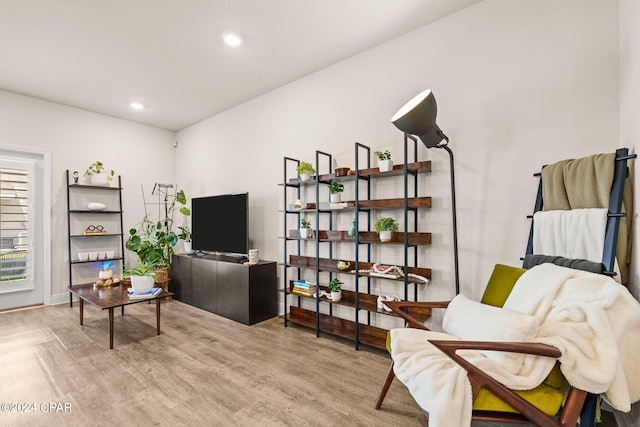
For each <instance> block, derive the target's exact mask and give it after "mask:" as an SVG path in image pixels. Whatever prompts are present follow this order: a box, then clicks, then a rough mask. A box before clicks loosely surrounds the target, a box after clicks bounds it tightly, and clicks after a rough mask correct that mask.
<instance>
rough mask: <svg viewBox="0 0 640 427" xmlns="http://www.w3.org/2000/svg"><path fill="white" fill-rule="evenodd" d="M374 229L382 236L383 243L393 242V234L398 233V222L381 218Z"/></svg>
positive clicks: (388, 218)
mask: <svg viewBox="0 0 640 427" xmlns="http://www.w3.org/2000/svg"><path fill="white" fill-rule="evenodd" d="M374 228H375V229H376V231H377V232H378V233H379V234H380V241H381V242H388V241H390V240H391V237H392V236H393V233H395V232H396V231H398V221H396V220H395V219H393V218H390V217H384V216H383V217H381V218H380V219H378V221H376V223H375V225H374Z"/></svg>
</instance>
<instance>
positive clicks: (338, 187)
mask: <svg viewBox="0 0 640 427" xmlns="http://www.w3.org/2000/svg"><path fill="white" fill-rule="evenodd" d="M343 191H344V185H342V184H340V183H339V182H336V181H331V182H330V183H329V200H330V201H331V203H338V202H339V201H340V193H342V192H343Z"/></svg>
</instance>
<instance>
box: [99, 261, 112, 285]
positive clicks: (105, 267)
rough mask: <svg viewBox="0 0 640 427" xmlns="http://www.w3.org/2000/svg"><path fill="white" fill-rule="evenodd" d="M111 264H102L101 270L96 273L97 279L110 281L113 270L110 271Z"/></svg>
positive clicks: (104, 262)
mask: <svg viewBox="0 0 640 427" xmlns="http://www.w3.org/2000/svg"><path fill="white" fill-rule="evenodd" d="M111 267H112V266H111V263H110V262H109V261H103V262H102V269H101V270H100V272H99V273H98V277H99V278H100V279H101V280H107V279H111V278H112V277H113V270H111Z"/></svg>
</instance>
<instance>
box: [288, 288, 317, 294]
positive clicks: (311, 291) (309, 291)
mask: <svg viewBox="0 0 640 427" xmlns="http://www.w3.org/2000/svg"><path fill="white" fill-rule="evenodd" d="M291 293H292V294H296V295H302V296H304V297H312V296H313V295H314V294H315V293H316V287H315V286H313V287H311V288H309V289H300V288H296V287H293V289H291Z"/></svg>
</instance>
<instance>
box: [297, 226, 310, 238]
mask: <svg viewBox="0 0 640 427" xmlns="http://www.w3.org/2000/svg"><path fill="white" fill-rule="evenodd" d="M309 237H311V229H310V228H301V229H300V238H301V239H308V238H309Z"/></svg>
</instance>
